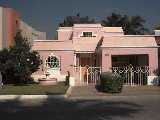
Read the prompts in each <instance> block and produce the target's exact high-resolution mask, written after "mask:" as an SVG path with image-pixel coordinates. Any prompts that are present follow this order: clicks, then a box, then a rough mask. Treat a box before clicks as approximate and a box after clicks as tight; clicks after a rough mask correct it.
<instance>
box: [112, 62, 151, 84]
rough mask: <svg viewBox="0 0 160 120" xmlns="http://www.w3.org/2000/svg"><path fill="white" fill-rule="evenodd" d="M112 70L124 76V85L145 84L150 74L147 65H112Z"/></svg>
mask: <svg viewBox="0 0 160 120" xmlns="http://www.w3.org/2000/svg"><path fill="white" fill-rule="evenodd" d="M112 72H113V73H115V74H119V75H121V76H122V77H123V78H124V85H131V86H133V85H139V86H141V85H146V84H147V78H148V76H149V74H150V68H149V66H132V65H129V66H124V67H112Z"/></svg>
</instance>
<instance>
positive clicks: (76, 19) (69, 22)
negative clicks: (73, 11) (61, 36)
mask: <svg viewBox="0 0 160 120" xmlns="http://www.w3.org/2000/svg"><path fill="white" fill-rule="evenodd" d="M85 23H86V24H90V23H95V20H94V19H90V18H89V17H88V16H85V17H81V16H80V14H79V13H78V14H77V15H76V16H67V17H66V18H65V19H64V21H63V22H61V23H59V27H72V26H73V25H74V24H85Z"/></svg>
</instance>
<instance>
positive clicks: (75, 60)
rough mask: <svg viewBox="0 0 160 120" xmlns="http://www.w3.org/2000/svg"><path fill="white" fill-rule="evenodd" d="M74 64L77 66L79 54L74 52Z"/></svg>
mask: <svg viewBox="0 0 160 120" xmlns="http://www.w3.org/2000/svg"><path fill="white" fill-rule="evenodd" d="M74 66H77V54H76V53H75V54H74Z"/></svg>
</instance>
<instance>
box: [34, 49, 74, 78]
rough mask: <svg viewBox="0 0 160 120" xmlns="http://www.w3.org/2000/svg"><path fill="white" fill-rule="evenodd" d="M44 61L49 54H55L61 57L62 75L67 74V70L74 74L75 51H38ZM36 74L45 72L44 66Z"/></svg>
mask: <svg viewBox="0 0 160 120" xmlns="http://www.w3.org/2000/svg"><path fill="white" fill-rule="evenodd" d="M38 52H39V54H40V56H41V58H42V59H43V62H45V60H46V59H47V58H48V56H49V55H51V54H53V55H55V56H57V57H59V58H60V59H61V69H60V72H61V74H62V75H67V71H69V72H70V74H71V75H73V66H72V65H73V64H74V51H38ZM34 74H44V71H42V66H41V67H40V69H39V71H37V72H36V73H34Z"/></svg>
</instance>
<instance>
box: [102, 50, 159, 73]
mask: <svg viewBox="0 0 160 120" xmlns="http://www.w3.org/2000/svg"><path fill="white" fill-rule="evenodd" d="M136 54H148V55H149V67H150V68H151V74H153V71H154V70H156V69H157V68H158V49H157V48H102V71H103V72H106V71H110V70H111V67H112V60H111V56H112V55H136Z"/></svg>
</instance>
